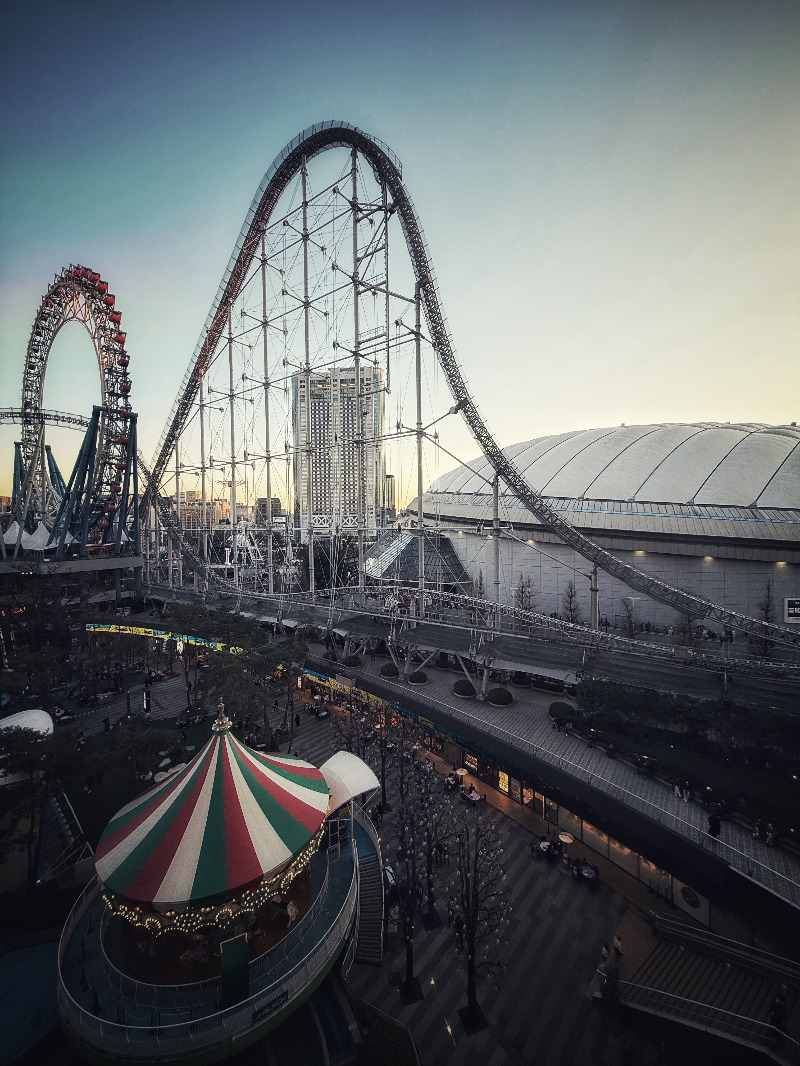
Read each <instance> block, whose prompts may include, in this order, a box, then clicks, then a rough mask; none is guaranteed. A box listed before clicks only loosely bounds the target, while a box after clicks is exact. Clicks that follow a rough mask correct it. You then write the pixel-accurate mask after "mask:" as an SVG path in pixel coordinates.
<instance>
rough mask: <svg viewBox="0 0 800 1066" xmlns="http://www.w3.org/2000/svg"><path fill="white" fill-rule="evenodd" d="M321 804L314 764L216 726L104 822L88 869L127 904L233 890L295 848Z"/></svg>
mask: <svg viewBox="0 0 800 1066" xmlns="http://www.w3.org/2000/svg"><path fill="white" fill-rule="evenodd" d="M228 724H229V723H228ZM217 725H218V723H215V726H214V728H215V730H217ZM329 800H330V796H329V791H328V785H327V783H326V781H325V777H324V775H323V774H322V772H321V771H320V770H318V769H317V767H316V766H312V765H311V763H307V762H304V761H303V760H302V759H298V758H295V757H294V756H291V755H261V754H259V753H258V752H256V751H252V750H251V749H250V748H248V747H247V746H246V745H244V744H241V743H240V742H239V741H238V740H237V739H236V738H235V737H234V736H232V735H231V734H230V732H229V731H228V730H227V729H219V730H218V731H216V732H215V735H214V736H213V737H212V739H211V740H210V741H209V742H208V744H207V745H206V746H205V748H203V750H202V751H201V752H199V754H198V755H197V756H196V757H195V758H194V759H193V760H192V761H191V762H190V763H189V764H188V765H187V766H186V767H184V769H182V770H179V771H178V772H177V773H175V774H173V775H172V776H170V777H168V778H167V780H166V781H162V782H161V783H160V784H159V785H156V786H155V787H154V788H151V789H148V790H147V791H146V792H144V793H143V794H142V795H141V796H138V797H137V798H136V799H135V800H133V802H132V803H129V804H128V805H127V806H126V807H123V808H122V810H121V811H119V813H118V814H116V815H115V816H114V818H112V820H111V821H110V822H109V824H108V825H107V826H106V829H105V832H104V833H103V836H102V838H101V839H100V843H99V844H98V846H97V853H96V855H95V865H96V868H97V874H98V877H99V878H100V880H101V881H102V882H103V883H104V884H105V886H106V888H108V889H110V890H111V891H112V892H114V893H116V894H117V895H120V896H124V897H125V898H126V899H128V900H132V901H135V902H137V903H156V904H167V903H174V904H177V903H188V902H192V903H194V902H197V901H199V900H207V899H214V898H219V897H221V896H233V895H236V894H237V893H238V892H239V891H240V890H242V889H244V888H245V887H246V886H249V885H252V884H254V883H255V882H258V881H260V880H261V879H263V878H268V877H269V876H270V875H271V874H273V873H276V872H277V871H279V870H280V869H281V868H282V867H283V866H285V865H286V864H287V863H288V862H289V861H290V860H291V859H292V858H293V857H294V856H295V855H297V854H298V853H299V852H300V851H302V849H303V848H304V847H305V846H306V845H307V844H308V843H309V841H310V840H311V839H312V838H313V836H314V834H315V833H316V832H317V830H318V829H319V827H320V826H321V825H322V822H323V820H324V818H325V815H326V813H327V811H328V804H329Z"/></svg>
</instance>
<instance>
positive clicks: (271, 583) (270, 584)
mask: <svg viewBox="0 0 800 1066" xmlns="http://www.w3.org/2000/svg"><path fill="white" fill-rule="evenodd" d="M268 324H269V323H268V321H267V234H266V230H265V231H264V233H263V234H262V235H261V329H262V330H263V339H264V434H265V437H266V442H267V451H266V456H265V459H266V464H267V486H266V491H267V592H269V594H270V595H272V593H273V592H274V591H275V579H274V575H273V572H272V439H271V437H270V425H269V337H268V334H267V327H268Z"/></svg>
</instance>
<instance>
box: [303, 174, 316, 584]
mask: <svg viewBox="0 0 800 1066" xmlns="http://www.w3.org/2000/svg"><path fill="white" fill-rule="evenodd" d="M306 163H307V160H306V157H305V156H303V321H304V326H305V355H306V361H305V365H304V366H303V378H304V381H305V387H306V397H305V399H306V403H305V407H306V444H305V452H306V518H307V520H308V591H309V593H310V595H311V602H312V603H313V602H314V600H315V599H316V582H315V575H314V496H313V492H312V484H311V480H312V478H311V475H312V472H313V450H314V443H313V441H312V440H311V322H310V316H311V301H310V300H309V296H308V293H309V285H308V167H307V166H306Z"/></svg>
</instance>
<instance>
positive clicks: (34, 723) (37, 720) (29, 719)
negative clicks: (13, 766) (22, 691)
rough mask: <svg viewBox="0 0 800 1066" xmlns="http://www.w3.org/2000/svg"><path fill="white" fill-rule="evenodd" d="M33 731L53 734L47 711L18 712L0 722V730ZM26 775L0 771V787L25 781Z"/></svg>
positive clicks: (51, 721) (51, 720)
mask: <svg viewBox="0 0 800 1066" xmlns="http://www.w3.org/2000/svg"><path fill="white" fill-rule="evenodd" d="M14 728H17V729H35V730H36V732H37V733H42V734H44V735H47V734H48V733H52V732H53V719H52V718H51V717H50V715H49V714H48V713H47V711H43V710H41V709H39V710H30V711H19V712H18V713H17V714H12V715H9V717H8V718H4V719H3V720H2V722H0V730H2V729H14ZM27 776H28V775H27V774H25V773H17V774H4V773H3V772H2V771H0V785H15V784H17V782H19V781H25V780H26V779H27Z"/></svg>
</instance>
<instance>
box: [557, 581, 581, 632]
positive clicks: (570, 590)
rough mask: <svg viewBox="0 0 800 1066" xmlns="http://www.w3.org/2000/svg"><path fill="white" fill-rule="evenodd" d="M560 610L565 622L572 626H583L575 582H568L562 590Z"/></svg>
mask: <svg viewBox="0 0 800 1066" xmlns="http://www.w3.org/2000/svg"><path fill="white" fill-rule="evenodd" d="M561 608H562V610H563V612H564V618H565V620H566V621H567V622H571V623H572V624H573V625H574V626H579V625H582V624H583V618H582V617H581V608H580V604H579V603H578V590H577V589H576V588H575V582H574V581H572V580H570V582H569V583H568V585H567V587H566V588H565V589H564V595H563V598H562V601H561Z"/></svg>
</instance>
